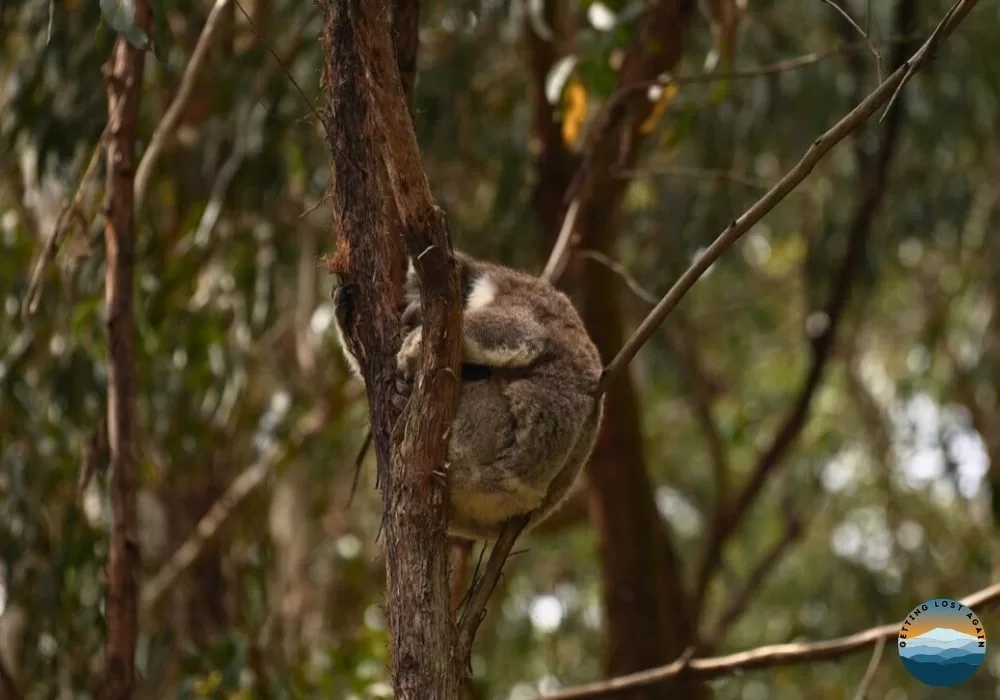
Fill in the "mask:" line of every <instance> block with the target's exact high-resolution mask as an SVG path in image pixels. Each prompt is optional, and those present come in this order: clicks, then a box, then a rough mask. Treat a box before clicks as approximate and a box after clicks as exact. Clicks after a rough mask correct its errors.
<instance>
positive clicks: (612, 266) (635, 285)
mask: <svg viewBox="0 0 1000 700" xmlns="http://www.w3.org/2000/svg"><path fill="white" fill-rule="evenodd" d="M574 255H576V256H577V257H579V258H587V259H588V260H593V261H594V262H596V263H599V264H601V265H603V266H604V267H606V268H608V269H609V270H611V271H612V272H614V273H615V274H616V275H618V277H619V278H620V279H621V281H622V282H624V283H625V286H626V287H628V289H629V291H630V292H632V293H633V294H634V295H635V296H636V297H637V298H638V299H639V300H640V301H644V302H646V303H647V304H649V305H650V306H656V303H657V302H658V301H659V299H658V298H657V297H656V296H655V295H654V294H653V293H652V292H650V291H648V290H647V289H646V288H645V287H643V286H642V285H641V284H639V281H638V280H637V279H636V278H635V277H633V276H632V275H631V274H630V273H629V271H628V270H627V269H625V266H624V265H622V264H621V263H620V262H618V261H617V260H612V259H611V258H610V257H608V256H607V255H605V254H604V253H602V252H600V251H598V250H590V249H589V248H588V249H586V250H578V251H576V252H575V253H574Z"/></svg>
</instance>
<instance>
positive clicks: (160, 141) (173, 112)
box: [135, 0, 231, 211]
mask: <svg viewBox="0 0 1000 700" xmlns="http://www.w3.org/2000/svg"><path fill="white" fill-rule="evenodd" d="M230 2H231V0H215V3H214V4H213V5H212V10H211V11H210V12H209V13H208V18H207V19H206V20H205V26H204V27H203V28H202V30H201V36H199V37H198V43H197V44H195V47H194V51H192V52H191V58H190V60H188V64H187V68H185V69H184V76H183V77H182V78H181V83H180V85H179V86H178V88H177V93H176V94H175V95H174V99H173V100H172V101H171V103H170V106H169V107H168V108H167V111H166V113H165V114H164V115H163V118H162V119H160V123H159V124H157V125H156V131H154V132H153V137H152V138H151V139H150V140H149V146H148V147H147V148H146V152H145V153H144V154H143V156H142V160H141V161H140V162H139V168H138V170H136V172H135V208H136V211H139V210H141V209H142V204H143V202H144V201H145V199H146V189H147V187H148V185H149V178H150V176H151V175H152V174H153V168H155V167H156V163H157V161H158V160H159V159H160V154H161V153H162V152H163V147H164V146H165V145H166V144H167V141H168V140H169V139H170V138H171V137H172V136H173V135H174V130H175V129H176V128H177V125H178V124H179V123H180V120H181V117H182V116H183V115H184V110H186V109H187V106H188V102H189V101H190V100H191V96H192V95H193V94H194V89H195V87H196V84H197V82H198V75H199V74H200V72H201V69H202V67H203V66H204V65H205V60H206V59H207V58H208V55H209V47H210V46H211V45H212V40H213V39H214V38H215V32H216V29H217V28H218V27H219V24H220V21H221V19H222V17H223V16H224V13H225V10H226V8H227V7H229V3H230Z"/></svg>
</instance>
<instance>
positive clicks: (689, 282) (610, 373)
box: [598, 0, 978, 392]
mask: <svg viewBox="0 0 1000 700" xmlns="http://www.w3.org/2000/svg"><path fill="white" fill-rule="evenodd" d="M977 2H978V0H959V2H958V3H957V4H956V5H955V6H954V7H953V8H952V10H950V11H949V12H948V14H946V15H945V19H944V20H942V21H941V22H940V23H939V24H938V26H937V27H936V28H935V29H934V31H933V32H932V33H931V35H930V37H928V39H927V41H926V42H924V44H923V46H921V47H920V49H918V50H917V52H916V53H915V54H914V55H913V56H912V57H911V58H910V59H909V60H908V61H906V62H905V63H904V65H903V66H901V67H900V68H899V69H898V70H896V71H894V72H893V73H892V75H890V76H889V77H888V78H886V80H885V81H884V82H883V83H882V84H881V85H879V87H878V88H877V89H876V90H875V91H874V92H872V93H871V94H870V95H869V96H868V97H867V98H866V99H865V100H864V101H863V102H861V104H859V105H858V106H857V107H855V108H854V109H852V110H851V111H850V112H848V113H847V114H846V115H845V116H844V117H843V118H841V119H840V121H838V122H837V123H836V124H834V125H833V127H831V128H830V129H829V130H827V131H826V132H825V133H824V134H822V135H821V136H820V137H819V138H817V139H816V140H815V141H813V143H812V145H811V146H810V147H809V149H808V150H807V151H806V153H805V155H803V156H802V159H801V160H799V162H798V163H797V164H796V165H795V166H794V167H793V168H792V169H791V170H789V171H788V172H787V173H786V174H785V176H784V177H782V178H781V180H779V181H778V182H777V183H776V184H775V185H774V187H772V188H771V189H770V190H769V191H768V192H767V194H765V195H764V196H763V197H761V198H760V199H759V200H757V202H756V203H755V204H754V205H753V206H752V207H750V209H748V210H747V211H746V212H745V213H744V214H743V215H742V216H740V217H739V218H738V219H735V220H734V221H733V222H732V223H731V224H729V226H728V227H727V228H726V230H725V231H723V233H722V234H721V235H720V236H719V237H718V238H717V239H715V241H714V242H713V243H712V244H711V245H710V246H709V247H708V248H707V249H706V250H705V251H704V252H703V253H702V254H701V255H699V256H698V258H697V259H696V260H695V261H694V263H692V264H691V266H690V267H689V268H688V269H687V270H686V271H685V272H684V274H682V275H681V277H680V279H678V280H677V282H676V283H675V284H674V286H673V287H671V289H670V291H668V292H667V294H666V295H665V296H664V297H663V299H661V300H660V303H659V304H657V306H656V308H655V309H653V311H652V312H650V314H649V315H648V316H647V317H646V319H645V320H644V321H643V322H642V324H641V325H640V326H639V328H638V329H636V331H635V333H633V334H632V337H631V338H629V339H628V341H627V342H626V343H625V346H624V347H623V348H622V349H621V350H620V351H619V353H618V355H616V356H615V358H614V359H613V360H612V361H611V363H610V364H609V365H608V366H607V368H606V369H605V371H604V376H603V377H602V378H601V382H600V386H599V388H598V391H600V392H604V391H606V390H607V388H608V386H609V385H610V384H611V382H613V381H614V380H615V378H616V377H617V376H618V374H619V373H620V372H621V371H622V370H623V369H624V368H625V367H626V366H627V365H628V363H629V362H630V361H631V360H632V358H633V357H635V354H636V353H637V352H638V351H639V348H641V347H642V346H643V344H645V342H646V341H647V340H648V339H649V337H650V336H651V335H652V334H653V332H654V331H655V330H656V327H657V326H659V325H660V323H662V322H663V319H665V318H666V317H667V314H669V313H670V312H671V311H672V310H673V308H674V307H675V306H677V304H678V303H680V300H681V299H682V298H683V297H684V295H685V294H686V293H687V292H688V290H690V289H691V287H692V286H694V284H695V282H697V281H698V279H699V278H700V277H701V276H702V275H703V274H704V273H705V271H706V270H708V268H709V267H710V266H711V265H712V263H713V262H715V261H716V260H717V259H718V258H719V257H720V256H721V255H722V253H724V252H725V251H726V250H728V249H729V247H730V246H732V245H733V243H735V242H736V241H737V240H739V238H740V237H741V236H742V235H743V234H744V233H746V232H747V231H748V230H749V229H750V227H752V226H753V225H754V224H755V223H757V222H758V221H760V219H761V218H763V216H764V215H765V214H767V213H768V212H769V211H771V209H773V208H774V207H775V206H776V205H777V204H778V203H779V202H780V201H781V200H783V199H784V198H785V197H786V196H787V195H788V193H789V192H791V191H792V190H793V189H794V188H795V187H796V186H798V184H799V183H800V182H802V181H803V180H804V179H805V178H806V176H807V175H809V174H810V173H811V172H812V170H813V168H814V167H816V164H817V163H819V161H820V160H821V159H822V158H823V156H824V155H826V154H827V153H828V152H829V151H830V150H831V149H832V148H833V147H834V146H836V145H837V144H838V143H840V141H842V140H843V139H844V138H845V137H847V135H848V134H850V133H851V132H853V131H854V130H855V129H857V128H858V127H859V126H860V125H861V124H862V123H863V122H864V121H865V120H866V119H867V118H868V117H870V116H871V115H872V114H874V113H875V111H876V110H877V109H878V108H879V107H880V106H882V105H883V104H885V102H886V101H887V100H888V99H890V96H891V95H892V94H894V93H895V92H896V91H897V90H898V89H899V88H900V87H901V86H902V85H903V84H904V83H905V82H906V81H907V80H909V78H910V76H911V75H912V74H913V70H916V68H917V67H919V66H920V65H921V64H923V62H924V61H925V60H926V59H927V57H928V56H929V55H930V54H931V53H933V51H934V50H935V49H936V48H937V47H938V45H939V44H940V42H941V41H942V40H943V39H944V38H945V37H947V36H948V35H949V34H951V32H952V31H953V30H954V28H955V27H956V26H958V23H959V21H960V20H961V18H963V17H964V16H965V15H966V14H968V12H969V10H971V9H972V8H973V7H974V6H975V5H976V3H977Z"/></svg>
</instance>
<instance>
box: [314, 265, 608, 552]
mask: <svg viewBox="0 0 1000 700" xmlns="http://www.w3.org/2000/svg"><path fill="white" fill-rule="evenodd" d="M455 257H456V259H457V261H458V263H459V265H460V269H461V276H462V288H463V293H464V297H465V308H464V313H463V317H462V331H463V348H462V389H461V398H460V399H459V406H458V412H457V414H456V417H455V421H454V424H453V426H452V432H451V441H450V444H449V447H448V464H447V465H446V468H447V471H448V475H449V480H450V482H449V483H450V494H451V497H450V512H449V532H450V533H451V534H453V535H457V536H460V537H466V538H472V539H491V538H494V537H496V536H498V535H499V533H500V530H501V528H502V525H503V523H504V522H505V521H506V520H508V519H510V518H512V517H515V516H518V515H525V514H528V513H530V514H531V520H530V522H529V524H528V527H529V528H530V527H532V526H533V525H537V524H538V523H539V522H541V521H542V520H544V519H545V518H546V517H547V516H548V515H549V514H550V513H552V511H553V510H555V508H556V506H558V505H559V503H560V502H561V501H562V499H563V497H564V496H565V495H566V493H567V492H568V490H569V488H570V487H571V486H572V484H573V481H574V480H575V479H576V476H577V474H578V473H579V471H580V468H581V467H582V466H583V464H584V463H585V462H586V461H587V458H588V457H589V456H590V452H591V450H592V449H593V447H594V442H595V439H596V436H597V430H598V427H599V426H600V422H601V416H602V412H603V399H602V398H599V397H596V396H595V395H594V394H595V390H596V387H597V383H598V380H599V379H600V375H601V358H600V355H599V353H598V351H597V348H596V347H595V346H594V344H593V342H592V341H591V339H590V337H589V336H588V334H587V331H586V330H585V329H584V326H583V322H582V321H581V319H580V316H579V314H578V313H577V312H576V309H574V308H573V305H572V304H571V303H570V301H569V299H568V298H567V297H566V295H564V294H563V293H562V292H560V291H558V290H557V289H555V288H554V287H553V286H552V285H550V284H549V283H547V282H545V281H543V280H541V279H540V278H537V277H533V276H531V275H529V274H527V273H524V272H519V271H517V270H513V269H510V268H507V267H502V266H500V265H495V264H492V263H488V262H484V261H480V260H476V259H474V258H472V257H470V256H468V255H465V254H462V253H458V252H456V253H455ZM343 290H344V288H343V287H338V288H337V289H336V290H335V292H334V299H335V300H336V304H337V314H336V320H337V333H338V337H339V339H340V343H341V348H342V349H343V350H344V355H345V357H346V359H347V361H348V364H350V366H351V368H352V369H353V370H354V371H355V372H356V373H358V375H359V376H360V372H359V368H358V363H357V360H356V359H355V358H354V356H353V354H352V352H351V350H350V349H349V348H348V346H347V344H346V342H345V335H344V330H343V327H344V326H346V325H347V323H348V322H349V320H350V318H351V316H350V314H351V313H353V309H352V308H350V307H351V303H350V295H348V294H344V293H343ZM403 333H404V334H405V335H404V338H403V343H402V347H401V348H400V351H399V353H398V355H397V358H396V359H397V365H398V370H399V382H398V385H399V388H400V391H401V398H402V400H403V401H405V399H406V397H407V396H408V391H409V387H411V386H412V382H413V379H414V377H415V374H416V371H417V366H418V364H419V359H420V346H421V313H420V295H419V289H418V282H417V277H416V274H415V272H414V270H413V268H412V265H411V267H410V270H409V272H408V273H407V280H406V288H405V309H404V311H403Z"/></svg>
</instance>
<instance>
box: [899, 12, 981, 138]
mask: <svg viewBox="0 0 1000 700" xmlns="http://www.w3.org/2000/svg"><path fill="white" fill-rule="evenodd" d="M975 5H976V3H975V2H968V3H965V2H958V3H956V4H955V5H952V7H951V9H950V10H948V12H947V13H946V14H945V16H944V18H943V19H942V20H941V22H940V24H938V26H937V28H936V29H935V30H934V33H933V34H932V35H931V37H930V39H928V40H927V43H928V44H929V43H930V42H931V39H934V37H935V36H936V35H938V34H940V35H941V39H943V38H944V37H945V36H947V35H948V34H950V33H951V31H952V30H953V29H954V28H955V27H956V26H958V23H959V22H961V21H962V20H963V19H965V16H966V15H967V14H968V13H969V10H971V9H972V8H973V7H975ZM925 46H926V45H925ZM924 48H925V47H921V51H923V49H924ZM936 50H937V44H936V43H935V44H934V45H933V46H931V47H929V48H927V52H926V54H924V56H921V58H924V57H926V56H927V55H928V54H930V55H933V53H934V51H936ZM921 62H922V61H917V60H916V56H914V57H913V59H911V60H910V61H909V65H907V66H905V68H906V73H905V74H904V75H903V79H902V80H901V81H900V83H899V85H897V86H896V90H895V92H893V93H892V97H891V98H889V104H887V105H886V106H885V111H884V112H882V116H881V117H879V121H880V122H881V121H882V120H883V119H885V115H887V114H888V113H889V110H891V109H892V106H893V105H894V104H895V103H896V99H897V98H898V97H899V91H900V90H902V89H903V86H904V85H905V84H906V82H907V81H908V80H909V79H910V78H911V77H912V76H913V74H914V73H915V72H916V71H917V68H919V67H920V63H921Z"/></svg>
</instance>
